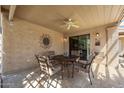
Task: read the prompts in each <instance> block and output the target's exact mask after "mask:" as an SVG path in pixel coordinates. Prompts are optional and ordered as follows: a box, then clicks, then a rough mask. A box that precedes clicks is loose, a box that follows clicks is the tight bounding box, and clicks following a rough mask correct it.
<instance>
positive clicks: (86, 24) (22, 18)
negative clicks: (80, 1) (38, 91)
mask: <svg viewBox="0 0 124 93" xmlns="http://www.w3.org/2000/svg"><path fill="white" fill-rule="evenodd" d="M123 16H124V6H121V5H118V6H117V5H76V6H73V5H70V6H69V5H64V6H59V5H53V6H50V5H45V6H43V5H35V6H33V5H32V6H31V5H27V6H23V5H8V6H5V5H2V6H1V18H0V21H1V23H0V32H1V39H0V45H1V46H0V49H1V52H0V53H1V54H0V56H1V57H0V58H1V59H0V60H1V62H0V69H1V70H0V71H1V72H0V73H1V74H0V75H1V87H4V88H11V87H14V88H17V87H18V88H113V87H119V88H120V87H124V48H123V45H124V42H123V35H124V29H123ZM48 52H49V53H48ZM92 54H93V55H94V56H95V57H94V58H93V59H92V60H90V56H91V55H92ZM35 55H38V56H39V55H40V56H41V55H42V57H43V56H45V57H47V58H48V59H49V62H52V61H53V59H54V57H55V56H58V55H63V56H64V57H70V56H71V57H72V56H75V57H76V58H75V59H74V60H73V62H74V65H75V64H77V63H76V62H77V59H78V58H79V60H78V62H79V63H83V65H80V66H81V67H82V68H83V66H84V64H85V65H86V63H85V62H91V63H92V64H91V68H92V71H93V74H94V78H93V77H92V75H91V76H90V78H89V77H88V75H89V74H88V75H87V73H85V71H83V70H77V68H78V67H77V66H76V65H75V66H74V67H73V66H72V68H73V69H72V68H68V66H69V67H71V66H70V63H69V65H67V64H66V65H65V63H64V67H66V68H67V71H66V73H64V76H63V74H62V73H63V71H64V70H65V69H66V68H64V69H63V63H60V64H62V66H60V67H61V70H60V71H58V72H56V73H55V74H53V75H51V76H50V77H49V75H48V74H44V73H42V70H41V68H42V67H41V64H40V63H39V61H38V60H37V58H36V56H35ZM39 60H40V61H41V57H39ZM46 61H47V59H46ZM54 61H55V60H54ZM57 61H58V60H57ZM59 61H61V60H59ZM64 61H65V60H64ZM66 61H67V60H66ZM70 61H72V58H69V62H70ZM62 62H63V60H62ZM66 63H67V62H66ZM71 65H72V63H71ZM88 65H89V64H88ZM86 66H87V65H86ZM75 67H77V68H76V69H75ZM85 68H86V67H85ZM68 69H69V70H68ZM70 70H72V72H73V73H72V74H73V75H74V76H73V77H68V75H69V73H68V72H69V71H70ZM73 70H74V71H73ZM61 72H62V73H61ZM89 73H91V72H89ZM91 74H92V73H91ZM62 76H63V78H62ZM90 79H91V81H92V83H91V81H90Z"/></svg>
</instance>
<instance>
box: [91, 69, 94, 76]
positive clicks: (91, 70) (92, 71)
mask: <svg viewBox="0 0 124 93" xmlns="http://www.w3.org/2000/svg"><path fill="white" fill-rule="evenodd" d="M91 73H92V76H93V78H94V74H93V70H92V67H91Z"/></svg>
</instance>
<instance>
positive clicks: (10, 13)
mask: <svg viewBox="0 0 124 93" xmlns="http://www.w3.org/2000/svg"><path fill="white" fill-rule="evenodd" d="M15 9H16V5H11V6H10V9H9V21H13V17H14V13H15Z"/></svg>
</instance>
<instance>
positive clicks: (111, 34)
mask: <svg viewBox="0 0 124 93" xmlns="http://www.w3.org/2000/svg"><path fill="white" fill-rule="evenodd" d="M107 30H108V31H107V33H106V30H105V26H102V27H98V28H94V29H89V30H83V31H79V32H76V33H72V34H70V35H69V36H77V35H84V34H90V40H91V43H90V50H91V51H97V52H100V54H99V55H98V56H97V57H96V61H97V62H100V63H101V62H102V63H103V64H104V65H106V63H107V64H108V65H113V66H116V65H117V64H116V63H118V51H119V50H118V49H119V39H118V29H117V28H116V27H115V28H109V29H107ZM96 33H99V37H98V38H100V46H95V38H96ZM107 34H108V36H106V35H107ZM107 37H108V39H107ZM68 50H69V40H67V41H66V51H67V52H68V53H69V51H68Z"/></svg>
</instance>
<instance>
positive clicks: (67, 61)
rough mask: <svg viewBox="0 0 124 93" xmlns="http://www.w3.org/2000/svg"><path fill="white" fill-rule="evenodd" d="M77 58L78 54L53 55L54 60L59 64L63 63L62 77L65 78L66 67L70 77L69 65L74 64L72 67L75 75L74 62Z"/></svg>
mask: <svg viewBox="0 0 124 93" xmlns="http://www.w3.org/2000/svg"><path fill="white" fill-rule="evenodd" d="M76 59H77V57H76V56H64V55H56V56H54V57H53V60H55V61H57V63H58V64H61V72H62V78H63V74H64V70H65V67H66V68H67V69H68V77H69V76H70V75H69V68H68V66H70V65H72V68H71V72H72V73H71V74H72V78H73V77H74V64H75V62H76Z"/></svg>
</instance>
